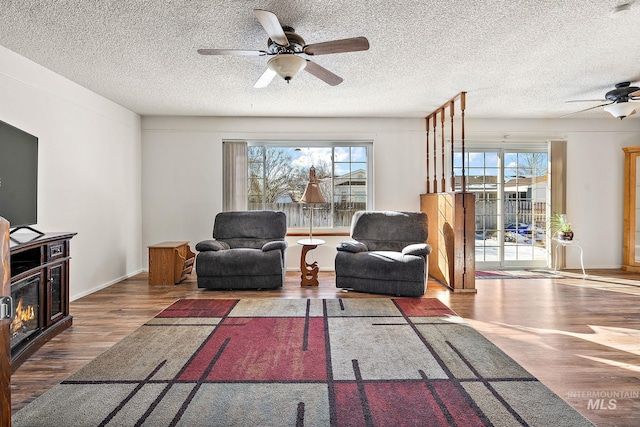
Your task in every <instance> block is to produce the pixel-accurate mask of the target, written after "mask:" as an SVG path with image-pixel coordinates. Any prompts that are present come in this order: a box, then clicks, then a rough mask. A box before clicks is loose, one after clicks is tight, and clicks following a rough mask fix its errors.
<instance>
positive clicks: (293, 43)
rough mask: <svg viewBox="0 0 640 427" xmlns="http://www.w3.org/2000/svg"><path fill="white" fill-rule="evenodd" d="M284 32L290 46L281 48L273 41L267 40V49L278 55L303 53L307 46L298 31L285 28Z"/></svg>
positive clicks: (283, 28)
mask: <svg viewBox="0 0 640 427" xmlns="http://www.w3.org/2000/svg"><path fill="white" fill-rule="evenodd" d="M282 30H283V31H284V34H285V36H287V39H288V40H289V45H288V46H281V45H279V44H278V43H276V42H274V41H273V40H271V39H269V40H267V49H268V50H269V52H271V53H274V54H277V53H302V52H303V49H304V47H305V46H306V44H305V42H304V39H303V38H302V37H301V36H300V35H299V34H297V33H296V30H295V29H293V28H292V27H288V26H283V27H282Z"/></svg>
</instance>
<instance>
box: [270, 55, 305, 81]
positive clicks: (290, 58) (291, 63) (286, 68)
mask: <svg viewBox="0 0 640 427" xmlns="http://www.w3.org/2000/svg"><path fill="white" fill-rule="evenodd" d="M306 65H307V61H306V60H305V59H304V58H301V57H299V56H297V55H294V54H292V53H281V54H280V55H276V56H274V57H273V58H271V59H270V60H269V62H267V67H269V68H270V69H271V70H273V71H275V72H276V73H278V75H279V76H280V77H282V78H283V79H285V81H286V82H287V83H289V82H290V81H291V79H292V78H294V77H295V76H296V75H297V74H298V73H299V72H300V71H302V70H304V67H306Z"/></svg>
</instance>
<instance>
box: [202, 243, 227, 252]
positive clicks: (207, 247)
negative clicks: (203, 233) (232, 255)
mask: <svg viewBox="0 0 640 427" xmlns="http://www.w3.org/2000/svg"><path fill="white" fill-rule="evenodd" d="M226 249H230V248H229V245H228V244H227V243H225V242H221V241H219V240H204V241H202V242H200V243H198V244H197V245H196V251H199V252H204V251H222V250H226Z"/></svg>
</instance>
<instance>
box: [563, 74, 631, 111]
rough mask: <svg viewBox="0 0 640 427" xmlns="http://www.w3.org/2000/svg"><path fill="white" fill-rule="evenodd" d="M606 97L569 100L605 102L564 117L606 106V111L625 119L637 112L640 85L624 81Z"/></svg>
mask: <svg viewBox="0 0 640 427" xmlns="http://www.w3.org/2000/svg"><path fill="white" fill-rule="evenodd" d="M604 98H605V99H581V100H575V101H567V102H604V104H600V105H596V106H595V107H589V108H585V109H584V110H580V111H575V112H573V113H569V114H565V115H564V116H562V117H567V116H570V115H572V114H577V113H582V112H584V111H589V110H593V109H595V108H600V107H604V111H606V112H607V113H610V114H611V115H612V116H613V117H615V118H617V119H620V120H622V119H624V118H625V117H628V116H630V115H632V114H635V113H636V108H637V105H638V104H636V103H635V102H630V101H637V100H640V87H637V86H631V82H622V83H618V84H616V88H615V89H613V90H610V91H609V92H607V93H606V94H605V95H604Z"/></svg>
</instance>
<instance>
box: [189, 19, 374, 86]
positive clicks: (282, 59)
mask: <svg viewBox="0 0 640 427" xmlns="http://www.w3.org/2000/svg"><path fill="white" fill-rule="evenodd" d="M253 14H254V15H255V17H256V19H257V20H258V22H260V25H262V28H264V30H265V32H266V33H267V35H268V36H269V39H268V40H267V49H268V50H267V51H265V50H241V49H198V53H199V54H200V55H245V56H265V55H269V56H273V58H271V59H270V60H269V61H268V62H267V69H266V70H265V72H264V74H262V76H261V77H260V78H259V79H258V81H257V82H256V83H255V84H254V87H255V88H264V87H267V86H268V85H269V83H271V80H273V78H274V77H275V76H276V75H279V76H280V77H282V78H283V79H284V80H285V81H286V82H287V83H289V82H290V81H291V79H292V78H294V77H295V76H296V75H297V74H298V73H299V72H300V71H302V70H306V71H307V72H308V73H309V74H311V75H312V76H315V77H317V78H318V79H320V80H322V81H323V82H325V83H327V84H328V85H331V86H336V85H339V84H340V83H342V81H343V80H342V77H340V76H337V75H335V74H334V73H332V72H331V71H329V70H327V69H326V68H324V67H322V66H321V65H318V64H317V63H316V62H313V61H310V60H309V59H305V58H303V57H301V56H299V55H308V56H314V55H327V54H331V53H344V52H358V51H363V50H367V49H369V41H368V40H367V38H366V37H352V38H348V39H341V40H332V41H328V42H322V43H312V44H309V45H308V44H305V41H304V39H303V38H302V37H301V36H300V35H298V34H296V32H295V30H294V29H293V28H292V27H289V26H283V25H281V24H280V21H279V20H278V17H277V16H276V15H275V14H274V13H273V12H269V11H268V10H262V9H253Z"/></svg>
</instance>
